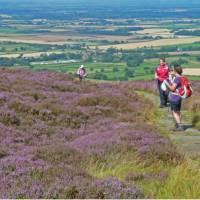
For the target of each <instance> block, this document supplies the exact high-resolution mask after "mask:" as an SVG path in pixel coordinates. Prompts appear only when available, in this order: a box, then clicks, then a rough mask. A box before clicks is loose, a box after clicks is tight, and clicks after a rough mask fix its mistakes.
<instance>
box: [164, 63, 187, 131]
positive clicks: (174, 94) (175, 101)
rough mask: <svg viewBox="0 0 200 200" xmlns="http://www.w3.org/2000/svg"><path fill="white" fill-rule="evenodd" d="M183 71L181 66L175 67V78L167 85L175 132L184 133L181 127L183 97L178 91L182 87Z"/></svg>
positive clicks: (173, 72)
mask: <svg viewBox="0 0 200 200" xmlns="http://www.w3.org/2000/svg"><path fill="white" fill-rule="evenodd" d="M182 72H183V69H182V67H181V66H180V65H174V67H173V71H172V72H171V73H172V74H173V75H174V76H175V78H174V79H173V80H172V83H171V84H166V86H167V88H168V89H169V91H170V93H169V101H170V106H171V111H172V115H173V118H174V120H175V122H176V124H175V128H174V129H173V131H184V128H183V127H182V126H181V112H180V111H181V103H182V97H181V96H180V94H179V92H178V90H179V89H180V88H181V87H182V83H181V77H182V76H181V75H182Z"/></svg>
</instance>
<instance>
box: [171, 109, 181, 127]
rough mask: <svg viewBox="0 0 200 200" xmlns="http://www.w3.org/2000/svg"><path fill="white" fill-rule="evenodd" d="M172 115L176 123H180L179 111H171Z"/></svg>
mask: <svg viewBox="0 0 200 200" xmlns="http://www.w3.org/2000/svg"><path fill="white" fill-rule="evenodd" d="M172 115H173V117H174V119H175V121H176V123H177V124H180V123H181V113H180V111H172Z"/></svg>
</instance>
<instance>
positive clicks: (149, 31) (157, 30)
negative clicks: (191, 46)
mask: <svg viewBox="0 0 200 200" xmlns="http://www.w3.org/2000/svg"><path fill="white" fill-rule="evenodd" d="M169 32H170V31H169V30H168V29H164V28H148V29H144V30H142V31H137V33H139V34H156V33H169Z"/></svg>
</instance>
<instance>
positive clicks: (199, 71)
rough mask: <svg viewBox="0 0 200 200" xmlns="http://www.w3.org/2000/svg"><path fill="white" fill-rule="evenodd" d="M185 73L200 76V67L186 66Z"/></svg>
mask: <svg viewBox="0 0 200 200" xmlns="http://www.w3.org/2000/svg"><path fill="white" fill-rule="evenodd" d="M183 74H184V75H189V76H200V67H199V68H184V70H183Z"/></svg>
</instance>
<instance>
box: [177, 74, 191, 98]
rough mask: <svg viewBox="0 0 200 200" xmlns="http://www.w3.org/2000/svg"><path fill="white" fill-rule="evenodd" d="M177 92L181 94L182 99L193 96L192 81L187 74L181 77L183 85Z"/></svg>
mask: <svg viewBox="0 0 200 200" xmlns="http://www.w3.org/2000/svg"><path fill="white" fill-rule="evenodd" d="M177 93H178V95H180V96H181V98H182V99H186V98H188V97H191V95H192V93H193V90H192V87H191V84H190V81H189V79H188V78H187V77H185V76H182V77H181V87H180V88H179V89H177Z"/></svg>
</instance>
